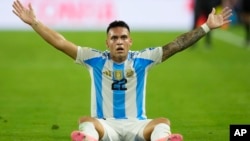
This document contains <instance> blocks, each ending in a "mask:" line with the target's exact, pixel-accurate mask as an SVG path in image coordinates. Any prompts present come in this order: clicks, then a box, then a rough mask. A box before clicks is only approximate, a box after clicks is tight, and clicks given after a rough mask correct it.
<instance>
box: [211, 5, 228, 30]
mask: <svg viewBox="0 0 250 141" xmlns="http://www.w3.org/2000/svg"><path fill="white" fill-rule="evenodd" d="M231 15H232V10H231V9H229V8H228V7H225V8H223V10H222V11H221V13H219V14H215V8H213V10H212V12H211V13H210V14H209V16H208V19H207V22H206V23H207V25H208V26H209V28H210V29H214V28H218V27H220V26H222V25H224V24H227V23H229V22H230V21H231V20H229V17H230V16H231Z"/></svg>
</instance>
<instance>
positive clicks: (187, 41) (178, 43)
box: [162, 27, 206, 61]
mask: <svg viewBox="0 0 250 141" xmlns="http://www.w3.org/2000/svg"><path fill="white" fill-rule="evenodd" d="M205 35H206V33H205V31H204V30H203V29H202V28H201V27H199V28H196V29H194V30H192V31H190V32H187V33H184V34H182V35H180V36H179V37H177V38H176V39H175V40H174V41H172V42H170V43H168V44H166V45H164V46H163V47H162V49H163V55H162V61H165V60H166V59H168V58H169V57H171V56H172V55H174V54H175V53H177V52H180V51H182V50H184V49H186V48H188V47H190V46H191V45H193V44H194V43H195V42H197V41H198V40H199V39H201V38H202V37H203V36H205Z"/></svg>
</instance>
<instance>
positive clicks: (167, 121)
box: [154, 117, 170, 126]
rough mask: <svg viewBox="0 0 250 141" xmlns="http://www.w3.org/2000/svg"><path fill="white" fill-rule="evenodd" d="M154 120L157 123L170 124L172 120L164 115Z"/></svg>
mask: <svg viewBox="0 0 250 141" xmlns="http://www.w3.org/2000/svg"><path fill="white" fill-rule="evenodd" d="M154 122H155V123H156V124H160V123H165V124H168V125H169V126H170V120H169V119H167V118H164V117H160V118H157V119H154Z"/></svg>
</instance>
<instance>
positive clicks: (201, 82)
mask: <svg viewBox="0 0 250 141" xmlns="http://www.w3.org/2000/svg"><path fill="white" fill-rule="evenodd" d="M228 31H229V32H232V33H233V34H237V35H238V36H241V37H242V38H243V31H242V29H241V27H232V28H230V29H229V30H228ZM180 33H181V32H170V33H169V32H133V33H132V37H133V41H134V44H133V47H132V49H135V50H137V49H143V48H144V47H151V46H160V45H163V44H165V43H168V42H170V41H172V40H173V39H174V38H175V37H176V36H178V35H179V34H180ZM62 34H63V35H64V36H65V37H66V38H67V39H69V40H71V41H73V42H74V43H76V44H78V45H82V46H84V45H85V46H91V47H96V48H98V49H101V50H105V49H106V46H105V32H62ZM0 39H1V47H0V49H1V51H0V64H1V65H0V76H1V79H0V140H1V141H6V140H8V141H58V140H61V141H68V140H70V138H69V134H70V133H71V131H72V130H75V129H77V128H78V125H77V120H78V118H79V117H80V116H83V115H89V114H90V112H89V111H90V107H89V105H90V77H89V73H88V72H87V70H86V69H85V68H84V67H82V66H80V65H76V64H75V63H74V61H73V60H71V59H70V58H69V57H67V56H65V55H64V54H62V53H60V52H58V51H57V50H55V49H53V48H52V47H51V46H49V45H48V44H47V43H45V42H44V41H43V40H42V39H40V38H39V36H37V35H36V34H35V33H34V32H17V31H9V32H8V31H2V32H0ZM230 40H234V39H230ZM204 45H205V44H204V40H203V39H202V40H201V41H199V42H198V43H197V44H196V45H195V46H194V47H193V48H190V49H187V50H186V51H183V52H181V53H178V54H176V55H175V56H173V57H172V58H170V59H169V60H168V61H166V62H164V63H163V64H161V65H158V66H156V67H155V68H153V69H152V70H151V71H150V72H149V76H148V83H147V114H148V117H149V118H156V117H167V118H169V119H170V120H171V122H172V131H173V132H179V133H181V134H183V135H184V138H185V140H186V141H228V140H229V125H230V124H249V123H250V110H249V109H250V105H249V102H250V77H249V74H250V73H249V72H250V50H248V49H246V48H242V47H238V46H235V45H233V44H229V43H228V42H226V41H221V40H219V39H217V38H216V37H214V36H213V45H212V46H211V48H210V49H207V48H206V47H205V46H204ZM53 125H58V126H59V129H57V130H53V129H52V126H53Z"/></svg>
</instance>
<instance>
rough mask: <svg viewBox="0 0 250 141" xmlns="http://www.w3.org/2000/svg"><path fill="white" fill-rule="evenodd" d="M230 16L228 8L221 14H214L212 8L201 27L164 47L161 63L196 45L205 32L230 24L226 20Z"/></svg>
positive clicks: (230, 11) (230, 12)
mask: <svg viewBox="0 0 250 141" xmlns="http://www.w3.org/2000/svg"><path fill="white" fill-rule="evenodd" d="M231 15H232V10H231V9H229V8H227V7H226V8H224V9H223V10H222V12H221V13H219V14H215V9H214V8H213V10H212V12H211V13H210V14H209V16H208V19H207V21H206V23H205V24H203V26H202V27H198V28H196V29H194V30H192V31H190V32H187V33H184V34H182V35H180V36H179V37H177V38H176V39H175V40H174V41H172V42H170V43H168V44H166V45H164V46H163V47H162V49H163V55H162V61H165V60H166V59H167V58H169V57H171V56H172V55H174V54H175V53H177V52H180V51H182V50H184V49H186V48H188V47H190V46H191V45H192V44H194V43H196V42H197V41H198V40H199V39H201V38H202V37H204V36H205V35H206V32H209V30H212V29H216V28H218V27H221V26H222V25H224V24H227V23H229V22H230V20H229V19H228V18H229V17H230V16H231Z"/></svg>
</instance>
